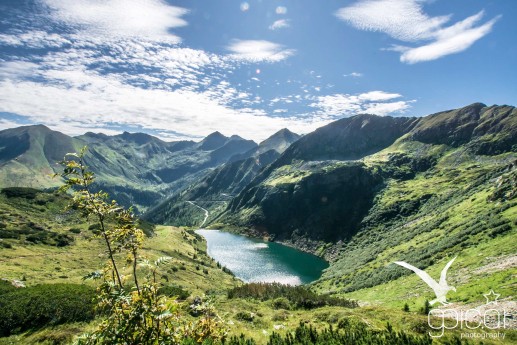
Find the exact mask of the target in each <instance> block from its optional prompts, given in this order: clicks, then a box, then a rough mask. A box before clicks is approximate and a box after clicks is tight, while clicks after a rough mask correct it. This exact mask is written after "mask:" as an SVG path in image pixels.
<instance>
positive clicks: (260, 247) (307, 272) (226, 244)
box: [196, 230, 328, 285]
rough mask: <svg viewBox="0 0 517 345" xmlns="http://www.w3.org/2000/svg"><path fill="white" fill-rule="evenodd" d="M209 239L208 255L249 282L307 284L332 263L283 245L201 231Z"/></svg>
mask: <svg viewBox="0 0 517 345" xmlns="http://www.w3.org/2000/svg"><path fill="white" fill-rule="evenodd" d="M196 232H197V233H198V234H200V235H201V236H203V237H204V238H205V239H206V242H207V247H208V255H209V256H210V257H212V258H213V259H214V260H215V261H218V262H219V263H220V264H221V265H223V266H226V267H227V268H228V269H230V270H231V271H232V272H233V274H235V276H236V277H237V278H239V279H241V280H243V281H245V282H268V283H270V282H278V283H282V284H290V285H300V284H307V283H310V282H312V281H314V280H316V279H318V278H319V277H320V276H321V273H322V271H323V270H324V269H325V268H327V267H328V263H327V262H326V261H325V260H323V259H321V258H319V257H317V256H315V255H311V254H308V253H305V252H302V251H299V250H297V249H294V248H291V247H287V246H284V245H282V244H279V243H274V242H266V241H262V240H259V239H254V238H250V237H246V236H241V235H236V234H232V233H229V232H224V231H219V230H197V231H196Z"/></svg>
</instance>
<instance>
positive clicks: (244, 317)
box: [235, 311, 255, 322]
mask: <svg viewBox="0 0 517 345" xmlns="http://www.w3.org/2000/svg"><path fill="white" fill-rule="evenodd" d="M235 318H236V319H237V320H240V321H246V322H252V321H253V319H254V318H255V315H253V314H252V313H250V312H249V311H240V312H238V313H237V314H235Z"/></svg>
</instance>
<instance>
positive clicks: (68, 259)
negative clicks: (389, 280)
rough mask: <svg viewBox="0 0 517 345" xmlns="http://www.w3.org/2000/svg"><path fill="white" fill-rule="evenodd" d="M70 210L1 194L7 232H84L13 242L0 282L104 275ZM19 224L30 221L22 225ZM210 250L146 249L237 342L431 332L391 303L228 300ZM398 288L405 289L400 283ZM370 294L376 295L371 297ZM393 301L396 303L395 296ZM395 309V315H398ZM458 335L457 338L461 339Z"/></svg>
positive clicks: (173, 245)
mask: <svg viewBox="0 0 517 345" xmlns="http://www.w3.org/2000/svg"><path fill="white" fill-rule="evenodd" d="M48 197H50V198H52V200H53V201H52V202H47V203H46V204H45V205H38V204H37V203H35V201H37V200H42V199H44V198H48ZM66 202H67V200H66V198H63V197H62V196H55V195H52V194H42V195H38V196H37V197H36V199H35V200H26V199H21V198H10V199H7V198H6V197H5V196H4V195H2V194H0V215H1V216H2V217H3V222H4V223H8V225H9V226H8V228H10V226H11V225H12V223H16V224H18V225H19V224H21V223H23V222H25V221H28V220H29V219H30V220H31V221H32V222H35V223H38V224H40V225H44V226H47V227H49V228H52V231H56V232H63V233H69V231H68V230H69V228H70V227H74V228H80V229H82V231H81V233H80V234H73V236H74V238H75V241H74V243H73V244H72V245H70V246H67V247H63V248H58V247H53V246H48V245H42V244H39V245H33V244H27V243H24V242H23V241H18V240H8V241H9V242H10V243H11V244H12V245H13V247H14V248H13V249H0V261H1V262H2V265H1V268H0V277H2V278H9V279H21V278H22V277H23V276H25V278H26V283H27V284H28V285H32V284H37V283H57V282H81V281H82V280H81V277H82V276H83V275H84V274H86V273H89V272H91V271H93V270H95V269H98V268H99V267H101V265H102V263H103V262H105V261H106V257H104V256H103V255H99V253H100V252H102V245H101V244H100V243H99V240H98V239H88V237H89V234H90V231H89V230H87V224H86V223H85V222H84V221H83V220H81V219H80V218H77V217H75V216H74V215H73V214H68V215H67V216H66V217H63V212H62V207H63V206H64V205H65V204H66ZM20 217H22V218H24V219H20ZM498 240H499V241H500V242H503V243H505V245H506V247H510V246H511V245H510V244H509V243H508V241H506V242H505V241H503V239H502V238H501V239H498ZM205 250H206V243H205V242H203V241H202V240H200V239H199V238H197V237H196V236H195V235H193V234H192V233H191V232H189V231H185V230H183V229H180V228H174V227H166V226H159V227H157V229H156V236H154V237H152V238H150V239H148V240H147V241H146V242H145V245H144V251H143V252H144V255H145V256H146V257H147V258H149V259H155V258H158V257H160V256H164V255H167V256H171V257H172V258H173V260H172V261H171V262H170V264H168V265H166V266H165V267H164V269H163V271H162V272H161V274H163V275H166V276H167V278H168V279H169V283H175V284H178V285H181V286H183V287H185V288H186V289H188V290H189V291H191V292H192V295H194V296H195V295H202V294H204V293H206V292H207V291H211V293H212V294H213V296H214V297H215V301H216V307H217V310H218V313H219V315H220V316H221V317H222V318H223V320H224V321H225V322H226V323H227V325H228V327H229V329H230V332H231V334H240V333H244V334H245V335H247V336H250V337H253V338H254V339H256V340H257V341H258V342H259V343H264V342H265V341H266V340H267V337H268V335H269V334H271V333H272V332H273V331H277V332H280V333H285V332H286V329H293V328H295V327H296V326H297V325H298V324H299V323H300V322H311V323H312V324H314V325H315V326H316V327H318V328H324V327H326V326H328V324H333V325H334V326H335V325H336V323H337V321H338V320H339V319H341V318H344V317H346V318H350V319H351V320H355V321H353V322H365V323H367V324H368V325H370V326H371V327H374V328H379V329H381V328H384V327H385V324H386V322H388V321H389V322H390V323H391V324H393V326H394V327H395V328H396V329H403V330H407V331H411V332H416V333H422V332H424V333H425V332H426V328H425V324H426V323H425V322H426V317H425V316H423V315H420V314H418V313H415V312H411V313H405V312H402V311H401V310H400V308H398V305H390V304H389V303H386V305H385V306H378V305H370V306H366V307H362V308H357V309H346V308H338V307H325V308H320V309H315V310H310V311H304V310H289V311H286V310H275V309H274V308H272V306H271V302H270V301H266V302H257V301H254V300H244V299H232V300H229V299H227V298H226V290H227V289H228V288H230V287H232V286H235V285H237V284H239V282H238V281H237V280H235V279H234V278H233V277H231V276H229V275H227V274H225V273H223V272H222V271H221V270H220V269H218V268H217V267H216V265H215V263H214V262H213V261H211V260H210V259H209V258H208V257H207V256H206V255H205V254H204V253H205ZM194 255H196V258H195V259H194ZM203 264H206V265H207V266H204V265H203ZM181 266H185V268H186V269H185V270H182V269H178V270H177V271H176V272H174V271H172V267H177V268H179V267H181ZM196 266H200V268H201V269H200V270H197V269H196ZM203 268H207V269H208V272H209V273H208V275H207V274H204V273H203ZM65 276H66V278H65ZM403 279H404V282H405V283H404V284H405V285H408V286H409V287H412V286H417V285H418V282H417V281H416V280H415V279H414V278H412V277H405V278H403ZM162 282H165V280H164V278H162ZM89 283H90V284H91V283H92V282H89ZM412 284H413V285H412ZM397 286H400V282H399V283H398V285H397ZM402 286H403V285H402ZM391 288H392V289H393V291H399V292H401V293H403V292H404V291H403V289H402V287H399V289H396V286H391ZM368 293H370V294H371V295H368ZM383 293H384V291H383ZM379 295H380V294H374V292H373V290H371V291H364V292H363V294H361V295H353V294H352V296H354V297H356V298H358V299H361V300H365V299H371V300H375V299H378V298H379ZM394 295H396V293H395V292H394ZM387 299H388V298H386V300H387ZM392 306H393V307H396V308H395V309H393V308H391V307H392ZM411 309H412V310H415V308H413V306H411ZM240 311H248V312H253V313H254V314H255V319H254V320H253V322H246V321H240V320H238V319H237V318H236V314H237V313H238V312H240ZM94 326H95V322H94V323H91V324H69V325H61V326H57V327H55V328H49V329H43V330H39V331H36V332H29V333H26V334H24V335H18V336H12V337H9V338H5V339H0V344H11V343H20V344H44V343H52V342H53V341H55V340H56V339H57V340H59V339H68V338H69V337H70V336H71V335H76V334H80V333H81V332H84V331H85V330H88V329H92V328H93V327H94ZM282 327H286V328H282ZM456 334H458V333H457V332H456Z"/></svg>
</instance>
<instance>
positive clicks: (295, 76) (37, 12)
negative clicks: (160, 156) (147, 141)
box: [0, 0, 517, 141]
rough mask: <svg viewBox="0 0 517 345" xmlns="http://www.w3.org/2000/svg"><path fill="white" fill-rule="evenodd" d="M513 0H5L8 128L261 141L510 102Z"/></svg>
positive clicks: (2, 49) (2, 115)
mask: <svg viewBox="0 0 517 345" xmlns="http://www.w3.org/2000/svg"><path fill="white" fill-rule="evenodd" d="M516 17H517V5H516V4H514V1H506V0H499V1H480V0H469V1H465V0H353V1H331V0H326V1H309V0H306V1H302V0H290V1H267V0H262V1H259V0H249V1H231V0H217V1H216V0H211V1H169V0H167V1H166V0H74V1H70V0H0V128H9V127H14V126H17V125H21V124H32V123H43V124H46V125H48V126H50V127H52V128H54V129H56V130H60V131H63V132H65V133H67V134H71V135H77V134H82V133H84V132H86V131H94V132H104V133H108V134H115V133H119V132H121V131H123V130H128V131H132V132H136V131H142V132H147V133H151V134H154V135H157V136H159V137H161V138H163V139H165V140H176V139H184V138H191V139H199V138H201V137H203V136H206V135H207V134H209V133H211V132H213V131H216V130H218V131H220V132H222V133H223V134H226V135H231V134H239V135H241V136H243V137H245V138H250V139H254V140H257V141H260V140H262V139H265V138H266V137H268V136H269V135H271V134H272V133H274V132H275V131H277V130H279V129H281V128H284V127H287V128H289V129H291V130H292V131H294V132H297V133H307V132H310V131H312V130H314V129H315V128H317V127H320V126H322V125H324V124H326V123H328V122H330V121H333V120H336V119H339V118H342V117H346V116H352V115H354V114H358V113H373V114H378V115H392V116H422V115H427V114H430V113H433V112H437V111H441V110H446V109H452V108H457V107H461V106H464V105H467V104H470V103H473V102H484V103H486V104H489V105H491V104H511V105H515V104H516V102H515V100H516V95H517V86H516V85H517V67H516V65H517V64H516V61H517V44H516V43H517V42H516V38H515V35H516V34H517V30H516V29H515V23H514V19H513V18H516Z"/></svg>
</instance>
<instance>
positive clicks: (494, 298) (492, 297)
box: [483, 290, 501, 304]
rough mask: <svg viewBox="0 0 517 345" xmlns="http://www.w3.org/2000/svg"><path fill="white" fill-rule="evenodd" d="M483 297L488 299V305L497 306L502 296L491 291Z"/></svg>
mask: <svg viewBox="0 0 517 345" xmlns="http://www.w3.org/2000/svg"><path fill="white" fill-rule="evenodd" d="M483 296H485V298H486V304H491V303H494V304H497V299H498V298H499V296H501V294H498V293H495V292H494V290H490V292H489V293H486V294H484V295H483Z"/></svg>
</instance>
